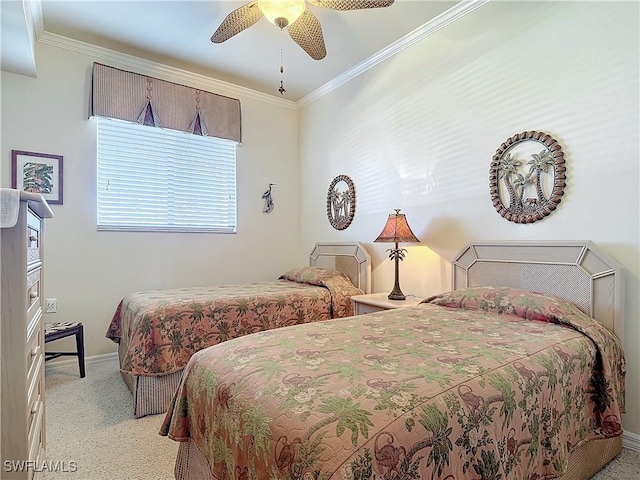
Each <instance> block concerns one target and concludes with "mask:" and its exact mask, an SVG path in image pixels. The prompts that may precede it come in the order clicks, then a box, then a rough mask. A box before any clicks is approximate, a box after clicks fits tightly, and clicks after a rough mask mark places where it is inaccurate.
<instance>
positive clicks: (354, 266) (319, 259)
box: [309, 242, 371, 293]
mask: <svg viewBox="0 0 640 480" xmlns="http://www.w3.org/2000/svg"><path fill="white" fill-rule="evenodd" d="M309 265H311V266H312V267H323V268H333V269H334V270H339V271H341V272H342V273H345V274H346V275H347V276H348V277H349V278H350V279H351V281H352V282H353V284H354V285H355V286H356V287H358V288H360V289H361V290H363V291H364V293H371V255H369V252H367V250H366V249H365V248H364V246H363V245H362V244H361V243H359V242H352V243H316V246H315V247H313V250H312V251H311V254H310V255H309Z"/></svg>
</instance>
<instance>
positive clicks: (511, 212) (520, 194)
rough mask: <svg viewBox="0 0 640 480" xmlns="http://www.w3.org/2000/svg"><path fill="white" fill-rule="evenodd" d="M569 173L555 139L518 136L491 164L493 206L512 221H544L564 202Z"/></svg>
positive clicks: (538, 135)
mask: <svg viewBox="0 0 640 480" xmlns="http://www.w3.org/2000/svg"><path fill="white" fill-rule="evenodd" d="M566 171H567V169H566V166H565V160H564V153H562V148H561V147H560V145H559V144H558V142H557V141H556V140H555V139H554V138H553V137H551V136H550V135H547V134H546V133H543V132H522V133H518V134H516V135H514V136H513V137H511V138H508V139H507V140H506V141H505V142H504V143H503V144H502V145H501V146H500V148H499V149H498V150H497V151H496V153H495V155H494V156H493V159H492V161H491V170H490V172H489V186H490V190H491V200H492V201H493V206H494V207H495V208H496V210H497V211H498V213H499V214H500V215H502V216H503V217H504V218H506V219H507V220H509V221H510V222H515V223H533V222H535V221H537V220H542V219H543V218H544V217H546V216H547V215H550V214H551V212H553V211H554V210H555V209H556V207H557V206H558V204H559V203H560V200H561V197H562V195H563V194H564V187H565V186H566V183H565V182H566V179H567V176H566Z"/></svg>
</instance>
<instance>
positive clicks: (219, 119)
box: [91, 63, 242, 142]
mask: <svg viewBox="0 0 640 480" xmlns="http://www.w3.org/2000/svg"><path fill="white" fill-rule="evenodd" d="M91 115H92V116H98V117H108V118H117V119H120V120H128V121H131V122H137V123H141V124H144V125H149V126H153V127H163V128H171V129H173V130H180V131H183V132H190V133H193V134H196V135H204V136H212V137H217V138H224V139H227V140H235V141H236V142H241V141H242V130H241V121H240V100H237V99H235V98H229V97H224V96H222V95H216V94H215V93H209V92H205V91H203V90H198V89H196V88H191V87H187V86H184V85H178V84H176V83H171V82H167V81H164V80H158V79H157V78H153V77H147V76H145V75H140V74H138V73H133V72H127V71H125V70H119V69H117V68H113V67H108V66H106V65H102V64H100V63H94V64H93V82H92V91H91Z"/></svg>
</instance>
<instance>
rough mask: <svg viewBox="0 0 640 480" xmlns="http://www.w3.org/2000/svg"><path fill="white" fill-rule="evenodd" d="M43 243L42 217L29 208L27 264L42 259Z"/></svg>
mask: <svg viewBox="0 0 640 480" xmlns="http://www.w3.org/2000/svg"><path fill="white" fill-rule="evenodd" d="M41 243H42V236H41V231H40V218H39V217H38V216H37V215H36V214H35V213H33V212H32V211H31V210H27V265H28V264H31V263H34V262H38V261H40V246H41Z"/></svg>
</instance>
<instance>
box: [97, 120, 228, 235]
mask: <svg viewBox="0 0 640 480" xmlns="http://www.w3.org/2000/svg"><path fill="white" fill-rule="evenodd" d="M97 122H98V230H135V231H170V232H174V231H179V232H219V233H234V232H235V231H236V142H234V141H230V140H221V139H219V138H214V137H203V136H200V135H193V134H190V133H184V132H178V131H175V130H169V129H162V128H155V127H147V126H144V125H139V124H135V123H129V122H123V121H119V120H111V119H108V118H102V117H98V118H97Z"/></svg>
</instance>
